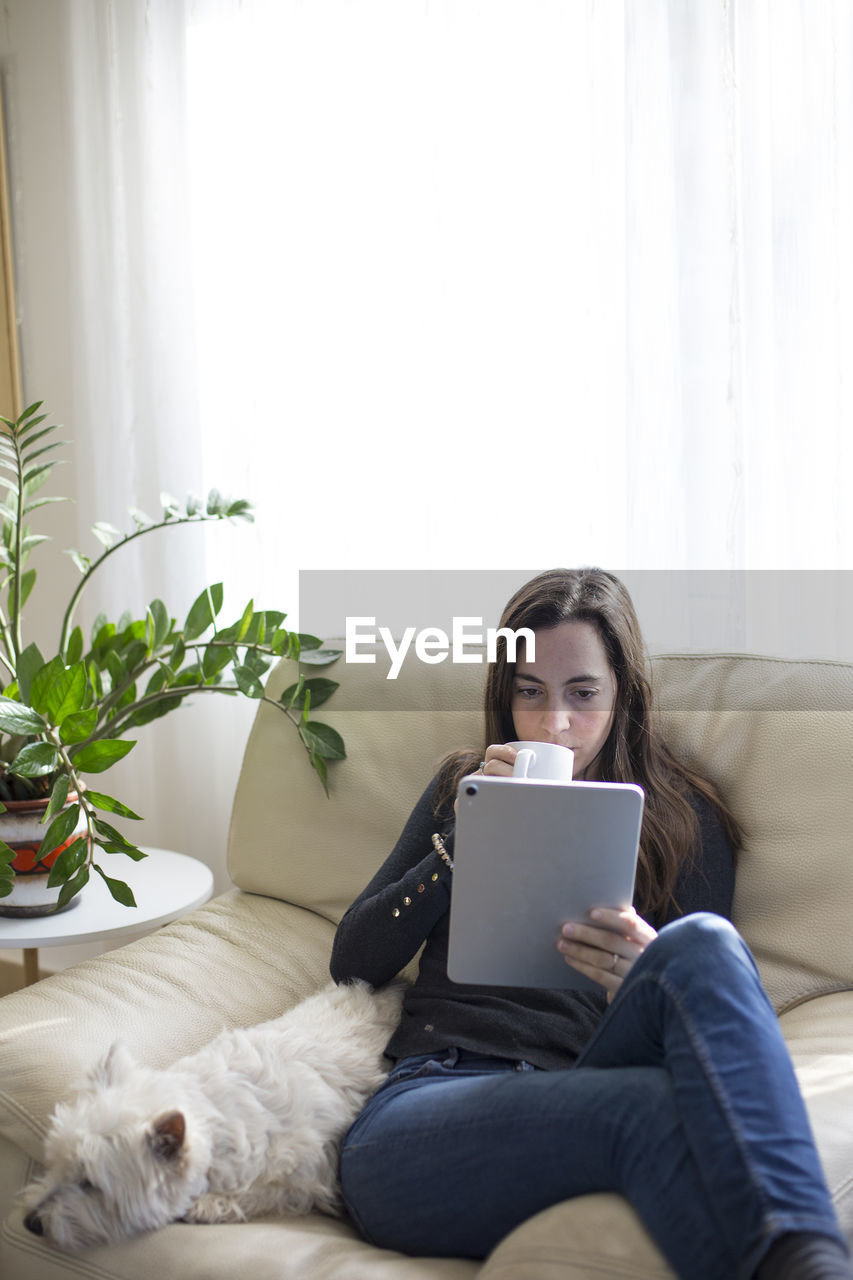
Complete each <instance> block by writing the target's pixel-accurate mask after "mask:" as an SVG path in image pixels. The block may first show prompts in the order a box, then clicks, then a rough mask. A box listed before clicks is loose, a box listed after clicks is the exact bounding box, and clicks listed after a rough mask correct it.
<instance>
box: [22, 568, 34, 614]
mask: <svg viewBox="0 0 853 1280" xmlns="http://www.w3.org/2000/svg"><path fill="white" fill-rule="evenodd" d="M35 585H36V571H35V569H28V570H27V572H26V573H22V574H21V608H22V609H23V607H24V605H25V604H26V603H27V600H28V599H29V596H30V592H31V591H32V589H33V587H34V586H35Z"/></svg>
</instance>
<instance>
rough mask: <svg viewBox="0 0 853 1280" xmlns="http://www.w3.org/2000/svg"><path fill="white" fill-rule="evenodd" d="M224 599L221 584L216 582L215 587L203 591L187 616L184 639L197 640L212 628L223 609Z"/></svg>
mask: <svg viewBox="0 0 853 1280" xmlns="http://www.w3.org/2000/svg"><path fill="white" fill-rule="evenodd" d="M222 599H223V590H222V583H221V582H215V583H214V584H213V586H211V587H208V588H207V589H206V590H205V591H202V593H201V595H199V596H198V597H197V598H196V600H195V601H194V602H193V604H192V607H191V608H190V611H189V613H188V614H187V620H186V622H185V623H184V638H185V639H186V640H196V639H197V638H198V637H199V636H200V635H201V634H202V633H203V632H204V631H206V630H207V628H208V627H209V626H211V624H212V623H213V620H214V619H215V617H216V615H217V614H218V613H219V610H220V609H221V608H222Z"/></svg>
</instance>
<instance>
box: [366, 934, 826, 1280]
mask: <svg viewBox="0 0 853 1280" xmlns="http://www.w3.org/2000/svg"><path fill="white" fill-rule="evenodd" d="M341 1179H342V1186H343V1192H344V1199H345V1201H346V1204H347V1207H348V1209H349V1212H350V1214H351V1216H352V1218H353V1220H354V1222H355V1224H356V1226H357V1227H358V1228H359V1230H360V1231H361V1232H362V1234H363V1235H364V1236H365V1238H366V1239H368V1240H370V1241H371V1242H372V1243H374V1244H377V1245H379V1246H381V1247H384V1248H388V1249H397V1250H400V1251H401V1252H403V1253H409V1254H419V1255H423V1256H429V1255H433V1256H435V1255H438V1254H442V1255H447V1256H452V1257H467V1258H483V1257H485V1256H486V1255H487V1254H488V1253H489V1252H490V1250H491V1249H493V1248H494V1246H495V1245H496V1244H497V1243H498V1242H499V1241H500V1240H501V1239H502V1237H503V1236H505V1235H507V1234H508V1232H510V1231H511V1230H512V1229H513V1228H514V1227H516V1226H518V1224H519V1223H521V1222H524V1221H525V1220H526V1219H527V1218H529V1217H531V1216H532V1215H533V1214H535V1213H538V1212H539V1211H540V1210H542V1209H546V1208H547V1207H548V1206H549V1205H553V1204H556V1203H558V1202H559V1201H562V1200H568V1199H570V1198H572V1197H573V1196H580V1195H585V1194H586V1193H588V1192H595V1191H618V1192H621V1193H622V1194H623V1195H624V1196H625V1197H626V1198H627V1199H628V1200H629V1201H630V1203H631V1204H632V1205H633V1207H634V1209H635V1210H636V1212H637V1213H638V1215H639V1217H640V1218H641V1219H642V1221H643V1223H644V1224H645V1226H646V1228H647V1229H648V1231H649V1232H650V1234H651V1235H652V1237H653V1238H654V1240H655V1242H656V1243H657V1245H658V1247H659V1248H660V1250H661V1252H662V1253H663V1254H664V1255H665V1257H666V1258H667V1260H668V1262H669V1264H670V1266H671V1267H672V1268H673V1270H674V1271H675V1272H676V1273H677V1274H678V1275H679V1276H683V1277H689V1278H690V1280H732V1277H743V1278H746V1277H749V1276H752V1275H754V1273H755V1270H756V1268H757V1266H758V1264H759V1263H760V1261H761V1259H762V1257H763V1256H764V1254H765V1253H766V1251H767V1249H768V1248H769V1246H770V1245H771V1244H772V1242H773V1241H774V1240H775V1239H776V1238H777V1237H778V1236H780V1235H782V1234H784V1233H785V1232H790V1231H808V1232H816V1233H818V1234H823V1235H828V1236H832V1237H834V1238H835V1239H837V1240H838V1241H840V1242H841V1243H842V1244H844V1237H843V1235H842V1233H841V1230H840V1228H839V1226H838V1222H837V1219H836V1217H835V1213H834V1210H833V1207H832V1202H831V1199H830V1196H829V1192H828V1190H827V1187H826V1183H825V1180H824V1177H823V1172H822V1170H821V1166H820V1160H819V1158H818V1155H817V1152H816V1150H815V1147H814V1142H813V1139H812V1135H811V1130H810V1127H809V1122H808V1118H807V1115H806V1111H805V1107H804V1105H803V1102H802V1099H801V1097H800V1092H799V1088H798V1086H797V1081H796V1078H795V1076H794V1071H793V1068H792V1066H791V1061H790V1058H789V1056H788V1052H787V1048H786V1046H785V1042H784V1040H783V1038H782V1034H781V1031H780V1029H779V1024H778V1021H777V1018H776V1015H775V1013H774V1011H773V1008H772V1006H771V1004H770V1002H769V1001H768V999H767V996H766V995H765V992H764V989H763V988H762V986H761V982H760V979H759V977H758V971H757V970H756V967H755V963H754V961H753V959H752V956H751V955H750V953H749V951H748V949H747V947H746V945H745V943H744V942H743V941H742V940H741V938H740V936H739V935H738V933H737V932H736V931H735V929H734V928H733V927H732V926H731V925H730V924H729V923H728V921H726V920H724V919H722V917H720V916H715V915H710V914H697V915H692V916H686V917H684V918H683V919H681V920H678V921H675V922H674V923H673V924H670V925H668V926H666V927H665V928H664V929H662V930H661V932H660V934H659V935H658V937H657V939H656V940H655V941H654V942H653V943H652V944H651V946H649V947H648V948H647V949H646V951H645V952H644V953H643V955H642V956H641V957H640V958H639V960H637V962H636V963H635V964H634V966H633V968H632V970H631V972H630V974H629V975H628V978H627V979H626V981H625V982H624V983H623V984H622V987H621V989H620V991H619V993H618V995H617V997H616V999H615V1000H614V1001H613V1003H612V1004H611V1005H610V1007H609V1008H608V1010H607V1013H606V1014H605V1016H604V1018H603V1019H602V1021H601V1024H600V1025H599V1027H598V1029H597V1031H596V1033H595V1035H594V1036H593V1038H592V1040H591V1041H590V1043H589V1044H588V1045H587V1047H586V1048H585V1050H584V1052H583V1054H582V1055H581V1057H580V1058H579V1060H578V1061H577V1063H576V1064H575V1065H574V1066H572V1067H570V1068H568V1069H566V1070H561V1071H539V1070H535V1069H533V1068H531V1067H529V1066H528V1065H527V1064H526V1063H516V1062H511V1061H508V1060H506V1059H503V1058H481V1057H478V1056H476V1055H474V1054H471V1053H467V1052H464V1051H460V1050H455V1049H452V1050H449V1051H448V1052H447V1053H444V1054H442V1055H439V1056H436V1057H431V1056H429V1055H427V1056H422V1057H418V1058H407V1059H404V1060H402V1061H401V1062H399V1063H398V1064H397V1066H396V1068H395V1069H394V1070H393V1071H392V1072H391V1074H390V1076H389V1077H388V1080H387V1081H386V1083H385V1084H384V1085H383V1086H382V1087H381V1088H380V1089H379V1091H378V1092H377V1093H376V1094H374V1096H373V1098H371V1100H370V1101H369V1102H368V1104H367V1106H366V1107H365V1109H364V1111H363V1112H362V1113H361V1115H360V1116H359V1118H358V1119H357V1120H356V1122H355V1124H354V1125H353V1126H352V1128H351V1129H350V1131H349V1133H348V1134H347V1136H346V1138H345V1140H344V1143H343V1147H342V1152H341ZM567 1247H570V1242H567Z"/></svg>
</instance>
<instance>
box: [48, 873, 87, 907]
mask: <svg viewBox="0 0 853 1280" xmlns="http://www.w3.org/2000/svg"><path fill="white" fill-rule="evenodd" d="M88 883H89V868H88V867H87V866H83V867H81V868H80V870H79V871H78V872H77V874H76V876H75V877H74V879H73V880H69V881H68V884H64V885H63V886H62V888H61V889H60V891H59V900H58V901H57V904H56V909H57V911H61V910H62V908H63V907H65V906H67V905H68V903H69V902H70V901H71V899H72V898H73V897H75V896H76V895H77V894H78V893H79V892H80V890H81V889H84V888H85V887H86V885H87V884H88Z"/></svg>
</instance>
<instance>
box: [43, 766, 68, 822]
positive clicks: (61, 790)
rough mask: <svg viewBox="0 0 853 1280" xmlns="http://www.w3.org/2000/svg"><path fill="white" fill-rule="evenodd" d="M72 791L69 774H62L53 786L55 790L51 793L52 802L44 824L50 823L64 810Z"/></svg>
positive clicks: (44, 818) (48, 807)
mask: <svg viewBox="0 0 853 1280" xmlns="http://www.w3.org/2000/svg"><path fill="white" fill-rule="evenodd" d="M70 790H71V779H70V778H69V777H68V774H67V773H61V774H60V775H59V777H58V778H57V779H56V782H54V784H53V790H52V791H51V793H50V801H49V802H48V806H47V809H46V810H45V815H44V817H43V818H42V822H45V823H46V822H50V820H51V818H55V817H56V815H57V814H58V813H59V812H60V810H61V809H62V806H63V805H64V804H65V801H66V800H67V799H68V792H69V791H70Z"/></svg>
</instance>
